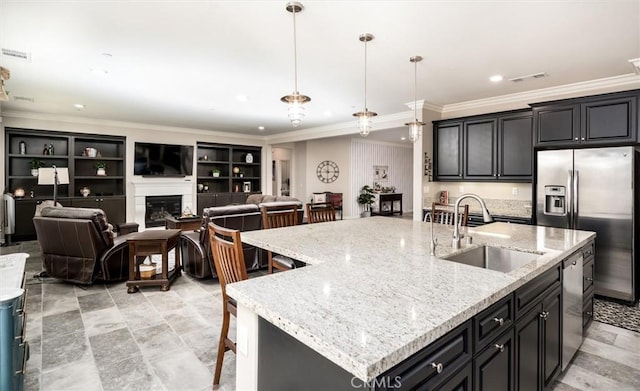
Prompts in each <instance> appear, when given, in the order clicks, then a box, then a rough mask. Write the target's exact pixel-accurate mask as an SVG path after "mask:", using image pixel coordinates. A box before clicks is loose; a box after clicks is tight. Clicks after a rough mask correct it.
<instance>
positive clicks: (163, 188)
mask: <svg viewBox="0 0 640 391" xmlns="http://www.w3.org/2000/svg"><path fill="white" fill-rule="evenodd" d="M132 185H133V197H134V200H135V202H134V205H135V208H134V221H135V222H136V223H138V224H140V230H144V229H146V225H145V222H144V221H145V218H144V214H145V208H146V204H145V197H147V196H170V195H182V209H183V210H184V209H186V208H187V207H188V208H189V209H191V210H194V208H193V192H194V186H195V183H194V182H193V181H191V180H188V179H187V180H185V179H183V178H180V179H176V178H142V179H140V180H136V181H133V182H132Z"/></svg>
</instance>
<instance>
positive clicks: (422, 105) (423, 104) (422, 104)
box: [405, 99, 443, 113]
mask: <svg viewBox="0 0 640 391" xmlns="http://www.w3.org/2000/svg"><path fill="white" fill-rule="evenodd" d="M405 106H407V107H408V108H409V109H410V110H413V106H414V102H407V103H405ZM415 106H416V108H415V109H416V110H424V109H427V110H430V111H435V112H436V113H442V109H443V106H440V105H437V104H435V103H430V102H427V101H425V100H424V99H423V100H418V101H416V102H415Z"/></svg>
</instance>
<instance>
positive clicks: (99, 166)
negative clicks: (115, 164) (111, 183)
mask: <svg viewBox="0 0 640 391" xmlns="http://www.w3.org/2000/svg"><path fill="white" fill-rule="evenodd" d="M106 168H107V163H105V162H102V161H97V162H96V175H100V176H104V175H107V172H106V171H105V170H106Z"/></svg>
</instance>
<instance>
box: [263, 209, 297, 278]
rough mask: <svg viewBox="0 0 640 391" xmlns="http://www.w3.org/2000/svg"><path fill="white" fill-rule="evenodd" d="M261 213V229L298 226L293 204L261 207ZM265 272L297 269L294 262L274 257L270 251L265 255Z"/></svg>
mask: <svg viewBox="0 0 640 391" xmlns="http://www.w3.org/2000/svg"><path fill="white" fill-rule="evenodd" d="M260 211H261V213H262V229H271V228H282V227H290V226H294V225H298V223H299V221H298V206H297V205H295V204H287V205H262V206H261V207H260ZM267 257H268V258H267V259H268V263H267V268H268V269H267V271H268V273H269V274H271V273H273V269H274V268H275V269H278V270H291V269H295V268H296V267H297V264H296V262H295V261H294V260H293V259H291V258H289V257H285V256H284V255H280V254H276V255H274V254H273V253H272V252H271V251H269V252H268V255H267Z"/></svg>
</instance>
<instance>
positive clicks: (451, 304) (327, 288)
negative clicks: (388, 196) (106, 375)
mask: <svg viewBox="0 0 640 391" xmlns="http://www.w3.org/2000/svg"><path fill="white" fill-rule="evenodd" d="M434 227H435V228H434V234H435V235H434V236H435V237H436V238H437V239H438V243H439V246H438V247H437V249H436V256H430V255H429V245H430V237H431V230H430V224H426V223H423V222H417V221H411V220H404V219H396V218H388V217H372V218H366V219H352V220H344V221H338V222H332V223H322V224H313V225H301V226H296V227H287V228H282V229H276V230H264V231H252V232H243V233H242V240H243V241H244V242H246V243H248V244H251V245H254V246H257V247H261V248H264V249H268V250H271V251H274V252H277V253H280V254H282V255H286V256H289V257H292V258H295V259H298V260H300V261H303V262H305V263H307V264H308V265H310V266H308V267H305V268H301V269H296V270H293V271H289V272H284V273H278V274H274V275H270V276H265V277H260V278H255V279H251V280H248V281H243V282H240V283H236V284H231V285H229V286H228V287H227V293H228V294H229V295H230V296H231V297H233V298H234V299H236V300H237V301H238V306H239V308H238V324H237V344H238V345H237V357H236V382H237V389H238V390H246V389H260V388H261V387H263V386H262V384H261V383H260V382H259V379H258V378H259V376H258V370H259V366H260V365H261V364H259V353H260V352H259V349H258V348H259V347H260V346H266V345H261V343H262V342H266V341H260V338H261V336H260V335H259V332H258V330H259V329H260V324H261V322H263V323H264V321H266V322H268V323H270V324H271V325H273V326H275V328H276V329H278V330H281V331H282V332H283V334H286V335H288V336H291V337H292V338H293V339H295V340H296V341H298V342H300V343H301V344H302V345H303V346H305V347H308V348H309V349H310V350H311V351H312V352H315V353H317V355H318V356H319V357H321V359H322V360H326V361H327V362H329V363H330V364H331V365H335V367H336V368H338V369H339V370H341V371H344V374H345V375H346V376H344V379H346V381H347V382H348V383H347V384H343V385H344V388H362V387H363V386H364V385H370V384H371V382H372V381H374V380H375V379H378V378H379V377H380V375H383V374H385V373H386V371H388V370H390V369H392V368H393V367H394V366H396V365H397V364H400V363H402V362H404V361H405V360H407V359H408V358H410V357H411V356H412V355H414V354H416V353H418V352H420V351H421V350H422V349H424V348H425V347H428V346H429V345H430V344H432V343H434V341H436V340H438V339H439V338H440V337H443V336H445V335H446V334H447V333H449V332H450V331H452V330H454V329H456V328H458V327H461V326H462V325H464V324H465V323H466V322H467V321H469V320H470V319H472V318H473V317H474V316H475V315H477V314H479V313H480V312H481V311H483V310H485V309H487V308H488V307H489V306H491V305H492V304H494V303H497V302H499V301H500V300H503V299H504V298H505V297H507V296H509V294H511V293H512V292H514V291H515V290H516V289H518V288H519V287H521V286H523V285H524V284H526V283H527V282H528V281H531V280H533V279H534V278H536V277H538V276H541V275H543V274H544V273H545V272H547V271H549V270H551V269H553V268H554V267H557V266H558V264H559V263H560V262H561V261H562V260H563V259H565V258H566V257H568V256H569V255H571V254H572V253H573V252H575V251H577V250H579V249H580V248H582V247H583V246H585V245H586V244H587V243H588V242H589V241H592V240H593V239H594V237H595V234H594V233H592V232H586V231H575V230H566V229H559V228H548V227H536V226H525V225H519V224H506V223H493V224H489V225H485V226H483V227H478V228H473V229H471V228H469V229H464V230H463V234H465V235H467V236H469V235H471V236H473V244H472V245H469V246H466V247H465V246H463V248H461V249H460V250H456V251H454V250H452V248H451V235H452V227H451V226H445V225H439V224H435V225H434ZM463 240H464V239H463ZM482 244H491V245H493V246H498V247H506V248H512V249H517V250H521V251H526V252H535V253H538V254H540V256H539V257H538V258H537V259H535V260H534V261H532V262H529V263H527V264H525V265H523V266H521V267H519V268H517V269H515V270H513V271H510V272H508V273H503V272H498V271H492V270H488V269H484V268H479V267H474V266H468V265H464V264H460V263H455V262H451V261H447V260H443V259H442V258H441V257H443V256H447V255H450V254H452V253H456V252H463V251H465V250H468V248H469V247H477V246H480V245H482ZM263 329H264V327H263ZM263 353H264V352H263ZM272 353H273V354H272V357H271V359H272V360H278V359H279V357H278V355H279V354H280V353H278V352H277V351H276V350H273V352H272ZM285 355H286V353H285ZM261 362H264V360H263V361H261ZM318 368H319V367H318ZM331 370H333V369H331ZM291 375H293V373H276V374H274V376H276V377H277V376H280V377H282V378H286V377H287V376H291ZM298 375H300V374H298ZM329 376H331V377H337V376H335V375H334V374H333V373H331V374H327V376H325V377H329ZM320 377H322V376H320ZM351 378H353V379H355V383H354V382H353V379H351ZM349 379H351V380H349ZM343 383H344V380H343ZM284 384H286V383H283V385H284ZM316 387H318V389H322V388H323V386H322V385H316ZM263 388H264V387H263ZM308 388H312V387H308ZM324 388H326V387H324Z"/></svg>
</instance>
